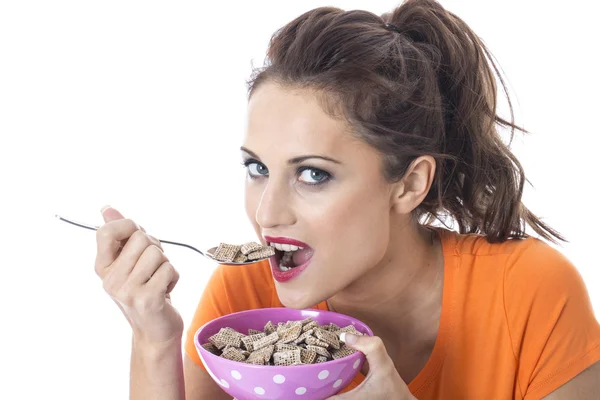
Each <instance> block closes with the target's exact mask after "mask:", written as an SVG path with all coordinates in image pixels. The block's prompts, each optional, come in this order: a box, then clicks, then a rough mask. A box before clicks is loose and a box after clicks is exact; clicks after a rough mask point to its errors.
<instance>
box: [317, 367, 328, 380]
mask: <svg viewBox="0 0 600 400" xmlns="http://www.w3.org/2000/svg"><path fill="white" fill-rule="evenodd" d="M328 376H329V371H327V370H326V369H325V370H323V371H321V372H319V379H320V380H323V379H327V377H328Z"/></svg>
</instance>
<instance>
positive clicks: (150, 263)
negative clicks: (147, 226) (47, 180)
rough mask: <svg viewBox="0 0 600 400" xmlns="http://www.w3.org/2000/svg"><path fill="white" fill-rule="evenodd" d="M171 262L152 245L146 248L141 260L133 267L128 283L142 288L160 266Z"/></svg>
mask: <svg viewBox="0 0 600 400" xmlns="http://www.w3.org/2000/svg"><path fill="white" fill-rule="evenodd" d="M167 261H169V259H168V258H167V256H165V254H164V253H163V252H162V250H160V249H159V248H158V247H156V246H155V245H153V244H151V245H150V246H148V247H146V249H145V250H144V252H143V253H142V255H141V256H140V258H139V260H138V261H137V263H136V264H135V266H134V267H133V269H132V271H131V273H130V274H129V277H128V278H127V280H128V282H130V283H131V284H133V285H135V286H142V285H144V284H146V283H147V282H148V281H149V280H150V278H151V277H152V275H153V274H155V273H156V271H157V270H158V269H159V268H160V266H161V265H162V264H163V263H165V262H167Z"/></svg>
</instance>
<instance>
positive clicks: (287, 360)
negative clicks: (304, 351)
mask: <svg viewBox="0 0 600 400" xmlns="http://www.w3.org/2000/svg"><path fill="white" fill-rule="evenodd" d="M273 361H274V363H275V365H279V366H289V365H298V364H302V358H301V356H300V349H297V350H290V351H282V352H279V353H274V354H273Z"/></svg>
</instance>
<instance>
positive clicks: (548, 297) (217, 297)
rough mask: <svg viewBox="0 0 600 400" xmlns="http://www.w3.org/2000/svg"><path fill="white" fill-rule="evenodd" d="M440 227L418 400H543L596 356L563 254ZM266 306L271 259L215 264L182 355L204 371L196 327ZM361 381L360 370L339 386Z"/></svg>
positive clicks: (575, 278)
mask: <svg viewBox="0 0 600 400" xmlns="http://www.w3.org/2000/svg"><path fill="white" fill-rule="evenodd" d="M436 230H437V231H438V232H440V236H441V239H442V246H443V252H444V286H443V300H442V313H441V320H440V327H439V332H438V337H437V339H436V342H435V345H434V348H433V352H432V354H431V356H430V358H429V360H428V362H427V363H426V365H425V367H424V368H423V369H422V370H421V371H420V373H419V374H418V375H417V376H416V377H415V379H413V380H412V381H411V382H410V383H409V384H408V387H409V389H410V391H411V392H412V394H413V395H414V396H415V397H416V398H418V399H420V400H424V399H442V398H443V399H509V398H513V399H527V400H530V399H540V398H542V397H544V396H546V395H548V394H549V393H551V392H553V391H554V390H556V389H557V388H558V387H560V386H562V385H563V384H565V383H566V382H568V381H569V380H570V379H572V378H574V377H575V376H576V375H577V374H579V373H580V372H582V371H583V370H584V369H586V368H587V367H589V366H591V365H592V364H594V363H595V362H597V361H599V360H600V325H599V324H598V321H597V320H596V318H595V316H594V313H593V310H592V306H591V303H590V300H589V296H588V293H587V290H586V287H585V285H584V283H583V281H582V279H581V276H580V275H579V273H578V272H577V270H576V269H575V267H574V266H573V265H572V264H571V263H570V262H569V261H568V260H567V259H566V258H565V257H564V256H563V255H562V254H561V253H560V252H558V251H557V250H555V249H554V248H552V247H551V246H549V245H547V244H546V243H544V242H542V241H540V240H538V239H535V238H528V239H525V240H509V241H507V242H504V243H495V244H490V243H488V242H487V241H486V239H485V237H484V236H481V235H475V234H472V235H460V234H458V233H456V232H452V231H449V230H446V229H439V228H438V229H436ZM266 307H283V305H282V304H281V303H280V301H279V299H278V297H277V292H276V290H275V285H274V283H273V278H272V276H271V269H270V267H269V263H268V262H267V261H263V262H259V263H256V264H252V265H249V266H245V267H239V266H219V267H218V268H217V269H216V270H215V271H214V273H213V275H212V277H211V278H210V281H209V283H208V285H207V287H206V289H205V291H204V293H203V295H202V298H201V300H200V303H199V305H198V308H197V310H196V313H195V315H194V318H193V321H192V323H191V325H190V327H189V329H188V331H187V336H186V341H185V351H186V354H187V355H188V356H189V357H190V358H191V359H192V360H194V362H195V363H196V364H198V365H199V366H201V367H202V368H204V366H203V365H202V362H201V361H200V359H199V357H198V354H197V353H196V349H195V347H194V340H193V336H194V333H195V332H196V330H198V328H199V327H200V326H202V325H203V324H204V323H206V322H208V321H210V320H212V319H214V318H217V317H219V316H222V315H225V314H229V313H233V312H237V311H242V310H248V309H256V308H266ZM314 308H317V309H321V310H327V304H326V302H322V303H320V304H318V305H316V306H315V307H314ZM374 333H375V335H377V332H374ZM364 378H365V377H364V376H363V375H362V374H360V373H359V374H358V376H357V377H356V378H355V379H354V381H353V382H351V383H350V384H349V385H348V386H347V387H346V388H344V390H343V391H347V390H351V389H353V388H355V387H356V386H357V385H358V384H360V383H361V382H362V381H363V379H364Z"/></svg>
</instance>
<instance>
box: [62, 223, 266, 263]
mask: <svg viewBox="0 0 600 400" xmlns="http://www.w3.org/2000/svg"><path fill="white" fill-rule="evenodd" d="M54 216H55V217H56V218H58V219H59V220H61V221H64V222H68V223H69V224H72V225H75V226H79V227H81V228H86V229H91V230H93V231H97V230H98V228H99V227H98V226H94V225H89V224H83V223H81V222H75V221H73V220H71V219H68V218H65V217H61V216H60V215H58V214H55V215H54ZM157 240H158V241H159V242H161V243H167V244H174V245H177V246H183V247H187V248H188V249H192V250H194V251H195V252H197V253H200V254H201V255H203V256H204V257H206V258H208V259H209V260H212V261H215V262H217V263H219V264H227V265H248V264H254V263H256V262H259V261H262V260H265V259H267V258H268V257H263V258H258V259H255V260H249V261H245V262H233V261H227V262H225V261H220V260H217V259H216V258H214V257H213V254H212V253H214V252H215V250H216V249H217V248H216V247H212V248H210V249H208V250H206V251H200V250H198V249H197V248H195V247H193V246H190V245H189V244H184V243H177V242H171V241H169V240H160V239H157Z"/></svg>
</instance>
